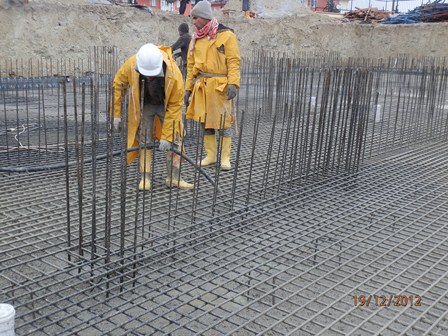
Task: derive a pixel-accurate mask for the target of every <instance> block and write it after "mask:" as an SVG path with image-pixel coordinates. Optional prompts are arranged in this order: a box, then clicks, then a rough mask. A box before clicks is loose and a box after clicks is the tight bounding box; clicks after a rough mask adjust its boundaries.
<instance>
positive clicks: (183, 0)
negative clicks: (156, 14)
mask: <svg viewBox="0 0 448 336" xmlns="http://www.w3.org/2000/svg"><path fill="white" fill-rule="evenodd" d="M188 1H189V0H181V1H180V6H179V14H180V15H184V13H185V10H186V9H187V3H188Z"/></svg>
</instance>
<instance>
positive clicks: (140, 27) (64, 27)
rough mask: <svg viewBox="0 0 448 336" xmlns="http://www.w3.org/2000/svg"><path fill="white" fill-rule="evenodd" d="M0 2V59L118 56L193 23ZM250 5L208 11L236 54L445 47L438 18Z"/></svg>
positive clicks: (79, 1) (349, 53) (346, 53)
mask: <svg viewBox="0 0 448 336" xmlns="http://www.w3.org/2000/svg"><path fill="white" fill-rule="evenodd" d="M0 1H1V2H0V9H1V10H0V34H1V36H2V38H1V39H0V50H2V53H1V55H2V59H3V60H5V59H8V58H11V59H25V60H26V59H29V58H63V59H67V58H84V59H85V58H87V55H88V53H89V49H90V47H93V46H114V47H116V48H117V50H118V53H119V55H120V56H122V57H123V58H124V57H128V56H130V55H132V54H134V53H135V52H136V51H137V50H138V48H139V47H140V46H141V45H142V44H144V43H148V42H152V43H155V44H164V45H171V44H172V43H173V42H174V41H175V40H176V39H177V37H178V33H177V27H178V26H179V24H181V23H183V22H186V23H188V24H189V26H190V31H192V30H193V26H192V24H191V19H190V18H189V17H185V16H181V15H179V14H176V13H167V12H162V11H156V12H155V15H151V14H150V13H148V12H147V11H145V10H141V9H137V8H134V7H128V6H119V5H112V4H110V5H105V4H94V3H91V2H90V0H89V1H88V0H85V1H84V0H70V2H68V1H57V0H38V1H37V0H35V1H33V0H30V1H29V3H28V4H26V5H23V4H21V1H20V0H0ZM273 3H275V4H276V5H273ZM279 4H281V5H279ZM257 6H264V7H263V8H264V12H260V13H265V17H262V16H260V18H259V19H252V20H249V19H246V18H243V17H242V15H241V0H230V1H229V3H228V4H227V5H226V8H235V11H236V13H238V15H237V14H235V15H234V16H233V17H223V16H222V13H221V12H220V11H217V12H216V16H217V17H218V19H219V21H220V22H222V23H223V24H225V25H227V26H229V27H231V28H233V29H234V30H235V33H236V35H237V37H238V40H239V43H240V49H241V53H242V55H243V57H244V56H248V55H250V54H251V53H252V52H253V51H255V50H265V51H270V52H279V53H284V52H287V53H302V52H312V53H316V52H317V53H327V52H333V53H334V52H336V53H339V54H340V55H341V56H343V57H375V58H387V57H389V56H390V55H397V54H408V55H411V56H440V57H444V56H446V55H447V54H448V24H446V23H440V24H418V25H393V26H392V25H380V24H378V25H360V24H353V23H342V22H341V21H340V20H337V19H335V18H331V17H328V16H326V15H322V14H317V13H314V12H311V11H310V10H309V9H307V8H303V6H301V5H300V4H299V2H298V1H294V0H285V1H279V2H277V1H275V2H273V1H268V0H258V1H253V5H252V8H254V9H255V8H257ZM285 11H287V12H288V13H287V15H286V14H285ZM2 59H0V67H1V62H3V60H2Z"/></svg>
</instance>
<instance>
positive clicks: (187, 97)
mask: <svg viewBox="0 0 448 336" xmlns="http://www.w3.org/2000/svg"><path fill="white" fill-rule="evenodd" d="M190 96H191V91H185V94H184V104H185V106H187V107H188V105H189V104H190Z"/></svg>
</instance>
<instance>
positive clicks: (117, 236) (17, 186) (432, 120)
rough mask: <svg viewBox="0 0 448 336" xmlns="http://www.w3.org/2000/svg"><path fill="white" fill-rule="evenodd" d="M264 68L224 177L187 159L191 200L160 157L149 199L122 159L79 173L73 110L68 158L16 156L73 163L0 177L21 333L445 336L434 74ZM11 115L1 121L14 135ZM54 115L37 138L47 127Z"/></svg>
mask: <svg viewBox="0 0 448 336" xmlns="http://www.w3.org/2000/svg"><path fill="white" fill-rule="evenodd" d="M254 62H255V61H254ZM319 62H320V61H319ZM319 62H317V61H315V60H313V61H312V62H311V63H312V64H311V65H313V66H314V65H316V66H317V65H322V64H321V63H319ZM403 62H404V61H403ZM262 63H263V65H265V66H264V67H250V66H249V65H248V66H247V68H246V69H245V74H247V75H246V76H243V78H246V83H245V85H244V86H243V87H242V89H241V90H240V97H239V102H238V104H237V106H238V110H239V111H240V113H242V114H240V115H239V116H238V117H239V119H238V120H239V124H238V126H239V130H240V131H241V133H240V134H239V136H238V137H237V138H236V139H235V140H234V154H233V158H234V159H235V162H234V164H235V167H234V170H233V171H231V172H221V171H219V169H215V168H214V167H211V168H207V172H208V173H209V174H210V175H211V176H212V177H213V178H214V180H215V181H217V182H218V184H219V191H218V190H217V188H216V187H213V186H211V185H210V184H209V183H208V182H207V181H206V180H205V179H204V178H203V177H200V176H199V175H197V172H195V170H194V169H193V168H192V167H191V166H189V165H185V166H184V167H183V168H182V169H183V175H184V176H185V178H186V179H190V180H195V183H196V184H195V190H194V191H192V192H191V191H177V190H174V189H167V188H166V187H165V184H164V177H165V172H164V169H163V165H162V164H161V163H162V155H161V154H160V153H155V160H154V161H155V162H157V163H156V164H155V167H154V171H153V188H152V191H151V192H150V193H138V192H137V191H136V184H137V183H138V178H139V177H138V169H137V163H134V164H132V165H130V166H128V167H127V169H126V171H125V172H123V170H122V166H121V162H122V159H121V158H120V157H119V156H115V157H114V158H112V157H110V158H109V159H110V161H107V162H106V160H99V161H98V162H96V166H95V167H94V168H93V169H90V167H91V166H90V165H91V164H92V162H95V161H92V162H90V163H88V164H87V163H86V164H85V168H84V170H83V174H82V179H81V180H80V179H79V177H80V175H79V167H80V166H79V162H81V161H79V160H81V159H84V157H83V156H82V155H81V156H80V154H79V153H80V151H79V147H78V153H76V146H79V141H80V138H78V139H76V137H75V134H74V132H75V130H76V127H78V126H80V125H83V126H84V127H85V128H84V129H85V130H90V129H91V126H92V125H95V124H94V123H93V122H92V123H89V122H91V120H90V119H89V117H88V114H87V115H86V116H85V117H86V124H83V123H81V124H79V120H80V119H78V118H76V117H74V116H73V115H72V114H70V116H71V119H70V118H69V119H70V121H67V125H69V127H68V128H67V130H68V134H69V135H70V141H71V142H70V145H71V146H67V147H65V150H67V149H68V152H67V151H62V152H61V153H57V154H56V155H55V156H51V155H50V156H48V157H47V158H46V159H43V160H40V159H39V157H38V158H37V159H36V158H31V159H29V160H23V157H22V156H21V154H22V152H21V151H18V152H20V155H19V154H18V152H15V151H12V153H13V155H17V160H15V157H13V159H12V160H11V159H10V158H8V160H9V161H8V167H12V166H13V165H14V164H16V165H18V166H19V167H20V165H25V166H26V165H28V164H30V163H33V162H34V163H36V162H37V164H38V165H39V166H41V167H42V166H45V164H50V165H51V164H55V163H56V164H58V163H61V160H62V159H64V156H65V155H66V154H68V156H69V158H70V160H73V162H75V163H77V164H76V165H71V166H70V167H69V169H67V170H65V171H64V170H57V169H54V170H44V171H36V172H33V173H30V174H17V173H15V172H14V170H11V171H10V172H9V173H2V175H1V176H0V179H1V181H0V185H2V191H3V192H2V193H1V195H2V196H0V197H1V199H2V201H1V202H0V209H1V211H0V222H1V223H2V229H1V236H0V246H1V248H0V250H1V259H0V260H1V265H2V271H1V274H0V283H1V284H2V290H1V291H0V301H1V302H8V303H11V304H13V305H14V306H15V308H16V311H17V315H16V332H17V334H18V335H55V334H61V335H106V334H107V335H162V334H169V335H182V336H183V335H197V334H200V335H262V334H263V335H374V334H377V335H380V334H381V335H388V334H390V335H399V334H408V335H424V334H436V335H437V334H438V335H444V334H446V332H447V329H448V324H447V314H446V311H447V305H448V300H447V288H448V287H447V282H448V280H447V279H448V278H447V269H448V268H447V265H446V262H447V261H446V255H447V253H446V252H447V246H446V245H447V241H446V237H447V232H446V231H447V230H448V229H447V227H446V222H447V220H446V219H447V217H448V215H447V213H448V204H447V199H448V198H447V192H448V185H447V183H448V175H447V174H446V173H445V170H446V168H447V164H448V162H447V159H446V155H445V154H444V153H446V150H447V146H448V145H447V143H446V132H445V131H446V127H447V125H448V124H447V122H446V121H447V112H448V111H446V109H445V108H444V106H445V105H447V101H446V79H447V76H446V70H445V69H444V68H443V67H442V68H440V69H439V68H437V67H436V68H434V69H436V70H434V69H433V70H425V69H423V70H422V71H420V72H418V74H417V75H416V76H415V77H412V76H414V74H413V75H412V76H411V75H410V74H409V73H410V71H408V70H410V69H409V67H408V66H407V65H406V66H404V67H402V68H401V70H402V71H400V72H399V73H398V74H397V75H396V76H395V74H394V73H395V72H394V71H395V70H393V69H391V68H387V69H386V70H387V71H384V73H385V74H386V76H382V75H381V73H383V72H382V71H381V69H379V70H378V71H367V72H365V71H364V70H362V71H361V72H358V70H356V71H352V70H350V69H346V72H345V75H341V74H343V73H344V72H343V71H341V70H337V69H336V70H335V71H330V72H328V71H327V72H326V71H321V70H318V71H316V70H315V68H314V67H311V66H310V64H307V66H306V67H298V70H297V72H290V73H289V74H288V72H285V71H284V70H285V69H286V68H288V67H290V66H291V67H292V68H294V66H296V65H298V63H297V64H292V65H291V64H289V63H288V60H283V59H277V60H274V59H272V58H267V59H266V60H263V62H262ZM268 63H269V64H272V65H273V67H268V66H266V65H267V64H268ZM336 63H337V60H335V64H336ZM404 63H406V62H404ZM248 64H250V62H249V63H248ZM406 64H407V63H406ZM274 65H275V66H274ZM352 65H353V64H352ZM357 66H358V67H359V68H362V67H361V65H360V64H357ZM285 67H286V68H285ZM336 68H337V67H336ZM260 69H261V70H260ZM431 69H432V68H431ZM383 70H384V69H383ZM259 72H263V74H262V75H261V76H260V74H259ZM257 73H258V74H257ZM294 73H297V75H294ZM250 74H252V75H250ZM254 74H255V75H254ZM302 75H303V76H302ZM313 76H314V77H315V81H316V82H318V83H315V81H314V80H313V81H311V82H312V83H315V85H314V84H313V85H312V86H310V87H311V88H312V89H309V86H308V84H309V83H310V77H313ZM346 76H348V77H346ZM426 77H427V79H428V80H422V78H426ZM344 78H352V80H348V79H347V80H348V81H347V82H346V84H343V82H344ZM411 78H412V79H411ZM270 79H274V80H275V83H276V84H275V86H274V87H275V90H274V91H275V94H273V95H272V96H270V97H268V98H266V95H265V94H264V93H265V92H268V91H267V90H268V88H269V87H271V86H270V85H271V84H272V82H269V81H270ZM383 82H384V83H386V85H385V86H384V85H383V84H381V85H380V83H383ZM270 83H271V84H270ZM392 83H394V85H397V83H399V84H400V85H401V86H400V87H399V88H398V89H394V90H392V91H389V90H388V89H387V86H388V85H392ZM428 83H433V86H431V85H428ZM435 83H437V84H435ZM376 85H378V87H377V89H378V90H377V91H375V90H374V89H373V88H375V86H376ZM406 85H407V87H408V88H409V91H408V93H407V94H405V95H402V93H401V92H403V91H401V90H402V87H405V86H406ZM434 85H435V86H434ZM385 87H386V88H385ZM434 88H435V89H437V93H436V94H435V93H434V94H432V96H431V93H429V92H430V91H431V90H432V89H434ZM356 89H359V92H358V93H356ZM307 90H310V91H309V92H307ZM338 90H340V91H338ZM344 90H346V91H345V93H346V94H345V95H344V94H341V95H339V94H338V93H337V92H344ZM403 90H404V89H403ZM16 92H18V91H16ZM269 92H270V93H269V94H272V90H271V91H269ZM291 92H292V93H294V92H299V93H298V94H296V95H293V94H292V93H291ZM319 92H321V94H319ZM354 92H355V93H356V94H355V97H359V99H360V100H359V101H357V100H356V99H354V100H350V103H348V100H346V97H347V96H349V95H352V94H353V93H354ZM375 92H381V93H382V94H384V102H388V104H387V105H386V106H382V109H383V110H382V113H381V114H377V113H376V112H377V106H378V105H380V104H379V103H378V100H376V99H375V97H377V98H378V97H379V94H376V93H375ZM415 92H417V94H414V93H415ZM397 93H398V94H397ZM16 96H17V93H16ZM56 96H57V95H56ZM68 96H70V93H68ZM41 97H47V94H44V95H41ZM91 97H94V99H92V102H96V101H97V99H98V101H99V100H101V99H102V100H101V101H106V100H107V99H104V97H103V98H99V97H96V96H95V95H92V96H91ZM291 97H293V98H291ZM313 97H315V98H316V101H314V100H313V99H312V98H313ZM368 97H369V98H368ZM72 98H73V96H71V98H70V99H72ZM106 98H107V94H106ZM70 99H69V100H70ZM79 101H80V100H78V102H79ZM331 101H333V103H334V104H330V103H329V102H331ZM43 102H45V106H46V108H45V110H46V111H50V110H51V109H50V108H49V106H50V105H51V104H50V105H49V104H47V103H48V102H47V100H43V99H41V100H40V103H39V104H38V106H43V105H42V103H43ZM58 102H60V101H59V100H58ZM53 103H54V102H53ZM9 105H11V104H10V102H8V103H4V104H3V106H4V111H5V113H4V114H5V120H4V121H5V125H4V126H5V127H6V128H8V127H9V126H11V124H17V122H16V121H13V122H12V123H11V120H10V118H8V117H6V116H7V115H9V113H10V111H11V110H9V108H7V107H8V106H9ZM12 105H14V104H12ZM87 105H88V104H87ZM93 105H95V104H93ZM331 105H334V107H333V108H330V106H331ZM20 106H21V107H22V106H23V105H20ZM54 106H59V103H58V104H55V105H54ZM74 106H75V105H74ZM74 106H73V107H74ZM372 107H373V108H372ZM95 109H96V108H95ZM17 110H18V108H16V109H15V110H14V109H13V110H12V111H13V113H12V115H13V116H14V112H16V111H17ZM79 110H81V108H79ZM96 110H98V111H99V110H100V109H96ZM53 111H54V110H53ZM243 111H244V112H243ZM275 111H276V112H275ZM39 115H40V114H39ZM59 116H60V115H58V117H55V116H52V117H51V118H49V116H48V115H45V120H46V124H47V125H48V126H49V127H48V128H47V127H45V128H44V129H48V130H52V129H57V130H59V127H58V126H55V127H54V128H52V127H51V126H52V125H53V126H54V125H56V124H57V122H58V120H59V119H60V117H59ZM42 117H43V115H42ZM95 118H96V117H95ZM95 118H93V119H95ZM93 119H92V120H93ZM106 119H107V118H106ZM338 120H340V122H339V121H338ZM343 120H348V121H350V122H346V123H344V122H342V121H343ZM22 121H23V119H22V120H20V122H22ZM2 127H3V125H2ZM79 129H80V128H78V130H79ZM97 130H98V132H99V133H98V134H100V135H101V134H102V135H104V137H105V138H102V137H101V136H98V137H96V139H100V140H99V142H98V143H94V142H92V143H86V145H85V146H83V150H84V151H83V155H85V157H87V158H88V157H90V156H91V155H92V153H95V152H96V153H99V152H102V151H105V152H107V151H109V150H111V149H110V148H109V149H108V147H107V146H108V145H107V144H106V142H107V141H108V139H107V132H108V129H107V125H105V124H104V122H103V124H101V125H100V127H98V128H97ZM344 130H346V131H347V132H346V134H347V137H348V138H350V137H351V140H350V141H345V140H344V137H343V136H341V134H343V131H344ZM54 133H55V132H53V131H49V132H48V133H43V134H48V135H52V136H54V135H55V134H54ZM62 133H64V132H62ZM193 133H194V132H193ZM86 134H87V135H88V136H90V135H89V134H88V132H87V133H86ZM78 135H79V134H78ZM34 136H36V134H34ZM196 136H197V134H190V138H187V141H186V150H187V152H188V153H192V154H191V155H192V157H193V158H194V159H197V157H198V156H199V155H200V147H201V142H200V141H197V139H196ZM5 138H6V137H4V138H2V139H5ZM37 138H38V136H37ZM86 138H88V137H86ZM105 139H106V140H105ZM35 140H36V138H34V140H33V141H35ZM111 140H113V144H114V148H115V149H116V148H118V149H119V148H120V146H122V144H121V143H120V141H119V139H117V138H116V137H115V138H113V139H111ZM33 141H30V143H33ZM34 143H35V142H34ZM291 144H293V145H291ZM98 149H99V150H100V151H98ZM23 153H24V154H26V155H28V152H25V151H24V152H23ZM45 153H46V152H44V151H43V152H42V154H45ZM2 154H3V155H7V154H10V153H8V152H5V153H2ZM111 167H112V168H111ZM3 168H5V166H4V165H3ZM109 169H110V173H111V175H110V176H108V175H107V173H106V172H107V171H108V170H109ZM3 171H7V169H4V170H3ZM123 174H124V175H123ZM123 178H124V180H125V181H126V183H125V185H124V186H123V184H121V183H120V182H119V181H123ZM80 181H81V182H82V188H79V183H80ZM110 181H118V182H116V183H110ZM66 183H68V188H67V184H66ZM108 188H111V189H110V192H109V193H108V191H107V189H108ZM80 195H81V196H82V197H80ZM123 200H124V202H123ZM104 208H109V210H108V211H104ZM108 216H110V220H109V221H108V219H107V217H108ZM108 225H110V227H108ZM94 226H95V230H94V229H93V228H94ZM68 229H70V231H68ZM80 230H81V231H80ZM108 230H109V231H108ZM80 233H82V234H80ZM80 237H82V243H81V244H78V243H79V240H78V239H81V238H80ZM68 238H69V239H68ZM68 242H69V243H68Z"/></svg>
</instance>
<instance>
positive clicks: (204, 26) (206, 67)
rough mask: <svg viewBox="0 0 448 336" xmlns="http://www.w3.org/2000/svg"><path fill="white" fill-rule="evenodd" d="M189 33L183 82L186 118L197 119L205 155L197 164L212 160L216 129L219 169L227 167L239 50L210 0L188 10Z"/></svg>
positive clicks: (237, 82)
mask: <svg viewBox="0 0 448 336" xmlns="http://www.w3.org/2000/svg"><path fill="white" fill-rule="evenodd" d="M191 17H192V19H193V25H194V26H195V28H196V30H195V32H194V34H193V37H192V40H191V43H190V50H189V52H188V63H187V79H186V83H185V90H186V91H185V104H186V105H187V106H188V108H187V112H186V118H187V119H189V120H195V121H196V122H200V123H201V126H202V128H203V130H204V149H205V152H206V157H205V158H204V159H203V160H202V161H200V165H201V166H203V167H204V166H208V165H212V164H215V163H216V161H217V143H216V135H215V130H220V131H221V132H222V133H221V136H220V137H219V138H220V139H221V144H220V146H222V149H221V162H220V164H221V169H222V170H230V169H231V164H230V149H231V145H232V124H233V122H234V115H233V111H232V99H234V98H235V97H236V95H237V91H238V89H239V87H240V51H239V48H238V42H237V39H236V36H235V34H234V33H233V31H232V30H231V29H230V28H228V27H226V26H224V25H222V24H220V23H218V21H217V20H216V18H214V17H213V14H212V9H211V5H210V2H208V1H201V2H199V3H198V4H196V6H194V8H193V10H192V11H191Z"/></svg>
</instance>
